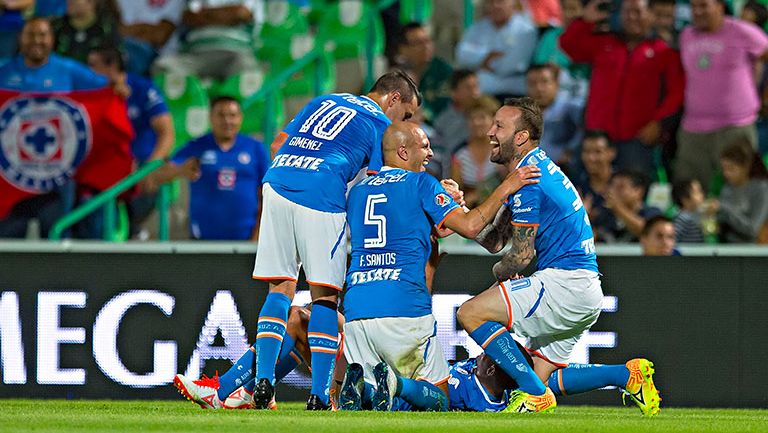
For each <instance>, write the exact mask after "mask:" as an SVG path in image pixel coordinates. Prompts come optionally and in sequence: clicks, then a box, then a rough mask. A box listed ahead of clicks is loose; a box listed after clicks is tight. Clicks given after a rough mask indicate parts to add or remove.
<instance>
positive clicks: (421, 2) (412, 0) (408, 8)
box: [400, 0, 432, 24]
mask: <svg viewBox="0 0 768 433" xmlns="http://www.w3.org/2000/svg"><path fill="white" fill-rule="evenodd" d="M431 19H432V0H400V23H401V24H407V23H409V22H411V21H417V22H420V23H428V22H430V20H431Z"/></svg>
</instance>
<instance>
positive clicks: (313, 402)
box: [307, 394, 330, 410]
mask: <svg viewBox="0 0 768 433" xmlns="http://www.w3.org/2000/svg"><path fill="white" fill-rule="evenodd" d="M307 410H330V406H328V405H327V404H325V403H323V401H322V400H320V397H318V396H316V395H315V394H310V395H309V399H307Z"/></svg>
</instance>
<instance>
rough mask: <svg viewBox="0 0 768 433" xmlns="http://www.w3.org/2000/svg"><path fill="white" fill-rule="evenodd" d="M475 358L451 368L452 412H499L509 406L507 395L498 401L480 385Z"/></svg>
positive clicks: (450, 405)
mask: <svg viewBox="0 0 768 433" xmlns="http://www.w3.org/2000/svg"><path fill="white" fill-rule="evenodd" d="M476 368H477V360H476V359H475V358H472V359H466V360H464V361H459V362H457V363H456V364H454V365H453V366H451V377H450V378H448V398H449V400H450V401H449V403H448V407H449V408H450V409H451V410H461V411H471V412H499V411H501V410H504V409H505V408H506V407H507V405H509V397H508V396H507V393H506V392H505V393H504V396H503V397H502V398H501V400H499V401H496V400H495V399H494V397H493V396H492V395H490V394H489V393H488V391H487V390H486V389H485V387H484V386H483V385H482V384H481V383H480V380H478V378H477V376H476V375H475V370H476Z"/></svg>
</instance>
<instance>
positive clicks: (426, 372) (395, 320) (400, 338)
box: [344, 314, 450, 385]
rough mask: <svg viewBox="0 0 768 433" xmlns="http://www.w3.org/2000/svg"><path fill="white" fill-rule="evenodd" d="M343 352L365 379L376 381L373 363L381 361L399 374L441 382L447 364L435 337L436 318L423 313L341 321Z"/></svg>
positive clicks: (445, 377)
mask: <svg viewBox="0 0 768 433" xmlns="http://www.w3.org/2000/svg"><path fill="white" fill-rule="evenodd" d="M344 356H346V358H347V361H348V362H349V363H353V362H356V363H358V364H360V365H362V366H363V371H364V373H365V376H364V378H365V381H366V382H368V383H371V384H373V383H375V381H374V377H373V367H374V366H375V365H376V364H378V363H379V362H381V361H384V362H386V363H387V365H389V367H390V368H392V371H393V372H394V373H395V374H397V375H398V376H400V377H405V378H408V379H420V380H426V381H427V382H430V383H432V384H435V385H440V384H442V383H444V382H445V381H447V380H448V377H449V376H450V368H449V367H448V363H447V362H446V361H445V355H444V354H443V347H442V346H441V345H440V341H439V340H438V339H437V322H435V318H434V317H433V316H432V315H431V314H430V315H427V316H422V317H382V318H377V319H362V320H353V321H351V322H347V323H345V324H344Z"/></svg>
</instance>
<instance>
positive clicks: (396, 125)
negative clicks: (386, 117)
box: [382, 121, 420, 155]
mask: <svg viewBox="0 0 768 433" xmlns="http://www.w3.org/2000/svg"><path fill="white" fill-rule="evenodd" d="M417 129H420V128H419V125H417V124H415V123H413V122H404V121H395V122H392V124H391V125H389V127H388V128H387V129H386V130H385V131H384V138H383V140H382V150H383V151H384V154H385V155H386V154H387V153H390V152H397V149H398V148H399V147H402V146H408V145H409V144H411V143H413V142H414V141H415V140H416V137H417V132H416V130H417Z"/></svg>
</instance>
